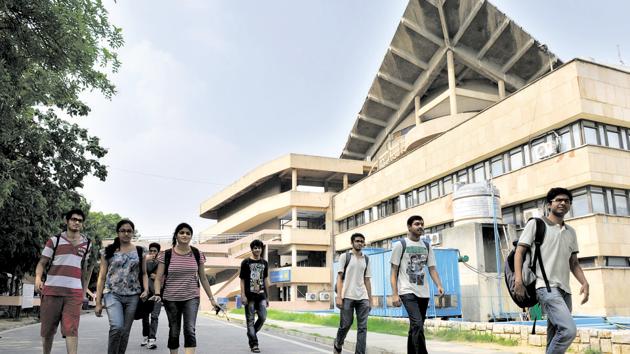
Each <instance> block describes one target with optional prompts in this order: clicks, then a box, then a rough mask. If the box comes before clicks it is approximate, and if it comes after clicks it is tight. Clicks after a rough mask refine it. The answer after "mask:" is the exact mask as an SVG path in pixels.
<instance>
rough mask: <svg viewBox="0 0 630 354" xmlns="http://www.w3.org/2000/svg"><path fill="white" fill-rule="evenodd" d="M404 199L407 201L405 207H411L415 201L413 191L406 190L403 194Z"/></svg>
mask: <svg viewBox="0 0 630 354" xmlns="http://www.w3.org/2000/svg"><path fill="white" fill-rule="evenodd" d="M405 200H406V202H407V208H411V207H412V206H414V205H416V201H415V200H414V198H413V192H407V193H406V194H405Z"/></svg>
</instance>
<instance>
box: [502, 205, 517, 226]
mask: <svg viewBox="0 0 630 354" xmlns="http://www.w3.org/2000/svg"><path fill="white" fill-rule="evenodd" d="M502 214H503V222H504V223H505V224H514V210H513V209H512V208H506V209H503V212H502Z"/></svg>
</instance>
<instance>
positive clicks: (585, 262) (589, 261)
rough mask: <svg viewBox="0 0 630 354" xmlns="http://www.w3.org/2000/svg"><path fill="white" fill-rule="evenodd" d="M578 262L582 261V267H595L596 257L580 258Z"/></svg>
mask: <svg viewBox="0 0 630 354" xmlns="http://www.w3.org/2000/svg"><path fill="white" fill-rule="evenodd" d="M578 262H579V263H580V267H582V268H593V267H595V257H584V258H579V259H578Z"/></svg>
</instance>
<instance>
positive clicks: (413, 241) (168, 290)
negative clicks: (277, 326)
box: [35, 188, 589, 354]
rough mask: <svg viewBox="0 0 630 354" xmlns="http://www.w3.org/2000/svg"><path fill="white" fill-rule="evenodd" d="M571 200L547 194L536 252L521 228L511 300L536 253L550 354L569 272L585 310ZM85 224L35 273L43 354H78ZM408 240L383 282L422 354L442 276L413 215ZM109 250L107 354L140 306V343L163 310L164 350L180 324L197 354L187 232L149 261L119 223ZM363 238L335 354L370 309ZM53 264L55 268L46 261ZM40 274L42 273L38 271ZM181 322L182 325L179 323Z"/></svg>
mask: <svg viewBox="0 0 630 354" xmlns="http://www.w3.org/2000/svg"><path fill="white" fill-rule="evenodd" d="M572 201H573V196H572V195H571V192H570V191H568V190H567V189H564V188H552V189H551V190H549V192H548V193H547V197H546V202H547V214H548V215H547V216H544V217H542V218H541V219H542V221H544V223H545V226H546V228H545V233H544V238H545V241H544V243H542V244H540V245H537V244H534V235H535V233H536V230H535V228H536V221H535V220H530V221H528V222H527V225H526V226H525V229H524V230H523V233H522V234H521V236H520V239H519V241H518V247H517V250H516V256H515V264H519V265H518V266H517V267H516V268H517V269H516V271H515V274H516V280H515V284H516V285H515V292H516V295H517V296H519V297H522V296H525V288H524V286H523V279H522V278H521V276H520V274H521V268H522V266H520V264H522V260H523V258H524V256H525V254H526V253H527V252H533V251H534V250H533V249H534V248H535V247H540V250H539V252H540V254H541V257H542V262H543V263H544V264H545V268H546V270H547V272H546V274H543V273H541V272H540V269H538V270H537V271H536V278H537V281H536V288H537V298H538V302H539V303H540V304H541V306H542V308H543V310H544V311H545V313H546V314H547V351H546V352H547V353H548V354H556V353H564V352H566V350H567V349H568V347H569V346H570V344H571V343H572V342H573V339H574V338H575V336H576V326H575V322H574V321H573V319H572V317H571V308H572V304H571V289H570V287H569V273H573V275H574V276H575V277H576V279H577V280H578V281H579V282H580V284H581V288H580V294H582V295H583V299H582V304H584V303H585V302H586V301H588V297H589V284H588V281H587V280H586V278H585V276H584V273H583V271H582V269H581V268H580V265H579V262H578V259H577V253H578V251H579V250H578V246H577V236H576V233H575V230H574V229H573V228H572V227H571V226H569V225H567V224H566V223H565V222H564V216H565V215H566V214H567V213H568V212H569V210H570V208H571V203H572ZM84 220H85V215H84V213H83V212H82V211H81V210H78V209H74V210H71V211H69V212H68V213H67V214H66V215H65V222H66V225H67V228H66V231H64V232H62V233H61V234H59V235H55V236H53V237H51V238H50V239H48V241H47V242H46V245H45V247H44V250H43V252H42V256H41V258H40V261H39V263H38V264H37V268H36V278H35V287H36V290H37V291H39V292H40V293H41V294H42V300H41V310H40V318H41V337H42V346H43V352H44V354H48V353H50V352H51V348H52V342H53V338H54V336H55V333H56V332H57V327H58V325H59V324H60V323H61V333H62V335H63V336H64V338H65V340H66V348H67V352H68V353H71V354H74V353H77V344H78V327H79V317H80V310H81V306H82V300H83V295H84V294H85V292H86V287H87V283H88V280H89V278H88V276H89V274H87V272H86V271H85V269H86V264H85V263H86V262H85V259H86V256H87V255H88V254H89V252H90V251H91V244H90V241H89V239H88V238H87V237H85V236H84V235H82V234H81V233H80V231H81V228H82V225H83V221H84ZM407 230H408V232H407V236H406V237H405V238H403V239H402V240H401V241H400V242H396V243H395V244H394V246H393V249H392V254H391V274H390V282H391V288H392V304H393V305H394V306H397V307H398V306H401V305H402V306H404V307H405V309H406V311H407V314H408V316H409V332H408V336H407V353H408V354H426V353H428V351H427V345H426V340H425V336H424V322H425V319H426V313H427V307H428V304H429V296H430V292H429V282H428V278H427V274H428V276H430V277H431V279H432V280H433V283H434V284H435V286H436V288H437V293H438V295H439V296H442V295H443V294H444V289H443V287H442V282H441V279H440V276H439V274H438V272H437V270H436V261H435V254H434V250H433V248H432V247H431V245H430V243H429V242H427V241H425V240H424V239H422V238H421V236H422V235H423V234H424V220H423V218H422V217H421V216H418V215H414V216H411V217H410V218H409V219H408V220H407ZM116 232H117V237H116V239H115V240H114V243H112V244H111V245H109V246H107V247H106V248H105V249H104V250H102V252H101V258H100V271H99V276H98V282H97V290H96V298H95V302H96V310H95V313H96V316H99V317H100V316H102V311H103V309H105V310H106V311H107V315H108V317H109V325H110V329H109V342H108V349H107V351H108V353H110V354H118V353H124V352H125V350H126V348H127V344H128V341H129V332H130V330H131V325H132V323H133V321H134V318H135V319H137V318H138V311H137V310H138V307H139V306H140V307H145V310H144V311H140V312H141V318H142V323H143V337H144V338H143V341H142V345H146V346H147V348H149V349H155V348H156V347H157V345H156V342H155V339H156V338H155V332H156V329H157V323H158V317H159V313H160V309H161V305H163V306H164V309H165V311H166V314H167V317H168V322H169V336H168V345H167V347H168V349H169V350H170V352H171V353H177V352H178V348H179V336H180V332H181V329H182V325H183V332H184V347H185V353H187V354H190V353H194V352H195V348H196V346H197V342H196V336H195V324H196V318H197V311H198V308H199V302H200V300H199V299H200V296H201V294H200V293H201V292H200V285H201V287H203V289H204V291H205V293H206V295H207V296H208V298H209V300H210V302H211V303H212V305H213V306H214V307H215V308H218V305H217V303H216V301H215V299H214V297H213V295H212V291H211V289H210V284H209V283H208V279H207V277H206V275H205V273H204V263H205V261H206V259H205V256H204V255H203V253H202V252H199V250H198V249H196V248H195V247H192V246H191V245H190V242H191V239H192V235H193V230H192V227H191V226H190V225H188V224H186V223H181V224H179V225H178V226H177V227H176V228H175V232H174V234H173V240H172V246H173V247H172V248H170V249H167V250H164V251H162V252H160V245H159V244H157V243H152V244H151V245H150V246H149V255H146V253H145V251H144V249H143V248H142V247H139V246H136V245H134V244H133V243H132V239H133V235H134V233H135V226H134V224H133V222H131V221H130V220H121V221H120V222H118V224H117V226H116ZM365 241H366V239H365V236H364V235H362V234H360V233H355V234H353V235H352V236H351V239H350V242H351V249H350V250H349V251H347V252H345V253H343V254H342V255H341V256H340V257H339V264H340V267H339V271H338V274H337V279H336V285H335V287H336V289H335V292H336V293H337V298H336V301H335V302H336V306H337V307H338V308H339V310H340V321H339V329H338V331H337V336H336V338H335V341H334V344H333V352H334V353H337V354H340V353H341V352H342V348H343V345H344V341H345V338H346V335H347V334H348V331H349V330H350V327H351V326H352V322H353V317H354V315H355V313H356V317H357V342H356V346H355V353H356V354H364V353H365V352H366V339H367V324H368V316H369V312H370V309H371V304H372V289H371V283H370V278H371V276H372V275H371V271H370V267H369V258H368V257H367V256H366V255H364V254H363V253H362V249H363V247H364V246H365ZM264 247H265V246H264V244H263V243H262V241H260V240H254V241H252V242H251V244H250V248H251V251H252V255H251V257H249V258H247V259H245V260H243V261H242V263H241V269H240V274H239V277H240V283H241V298H242V300H243V305H244V306H245V317H246V322H247V337H248V341H249V346H250V349H251V351H252V352H254V353H259V352H260V348H259V343H258V337H257V333H258V332H259V331H260V330H261V328H262V326H263V324H264V322H265V319H266V317H267V307H268V306H269V301H268V288H269V274H268V273H269V265H268V263H267V261H266V260H264V259H263V258H262V253H263V249H264ZM51 260H52V261H51ZM45 270H46V271H45ZM182 322H183V324H182Z"/></svg>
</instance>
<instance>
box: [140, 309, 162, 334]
mask: <svg viewBox="0 0 630 354" xmlns="http://www.w3.org/2000/svg"><path fill="white" fill-rule="evenodd" d="M161 309H162V304H161V303H159V302H156V303H155V304H154V305H153V311H151V313H147V314H146V315H144V317H143V318H142V336H143V337H149V339H155V333H156V332H157V327H158V321H159V318H160V310H161Z"/></svg>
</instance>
